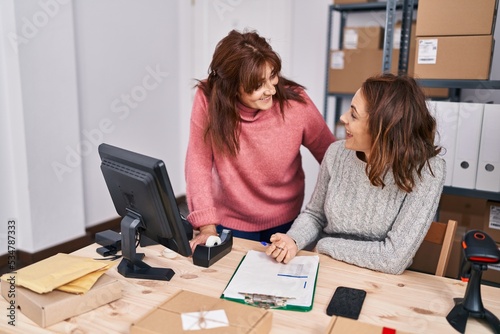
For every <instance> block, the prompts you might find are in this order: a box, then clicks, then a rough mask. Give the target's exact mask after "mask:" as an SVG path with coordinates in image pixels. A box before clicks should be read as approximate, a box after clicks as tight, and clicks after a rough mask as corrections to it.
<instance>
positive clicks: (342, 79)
mask: <svg viewBox="0 0 500 334" xmlns="http://www.w3.org/2000/svg"><path fill="white" fill-rule="evenodd" d="M382 54H383V51H382V50H371V49H364V50H359V49H356V50H337V51H332V52H331V53H330V69H329V75H328V91H329V92H331V93H339V94H354V93H356V91H357V90H358V89H359V88H360V87H361V84H362V83H363V82H364V81H365V80H366V79H367V78H368V77H370V76H372V75H375V74H380V73H381V72H382Z"/></svg>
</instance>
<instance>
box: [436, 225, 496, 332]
mask: <svg viewBox="0 0 500 334" xmlns="http://www.w3.org/2000/svg"><path fill="white" fill-rule="evenodd" d="M462 248H463V252H464V257H465V258H464V264H463V268H462V280H468V283H467V289H466V290H465V297H464V298H454V299H453V300H454V301H455V306H454V307H453V309H452V310H451V311H450V313H448V315H447V316H446V320H448V322H449V323H450V325H451V326H452V327H453V328H455V329H456V330H457V331H458V332H460V333H464V332H465V326H466V325H467V319H468V318H469V317H474V318H478V319H482V320H486V322H487V323H488V324H489V325H490V326H491V328H492V329H493V332H494V333H496V334H500V321H499V320H498V318H497V317H496V316H495V315H494V314H493V313H491V312H490V311H488V310H487V309H485V308H484V306H483V302H482V300H481V276H482V274H483V271H484V270H487V269H488V264H495V263H498V262H500V251H499V250H498V248H497V246H496V245H495V241H493V239H492V238H491V237H490V236H489V235H487V234H486V233H485V232H483V231H478V230H473V231H469V232H467V233H466V234H465V235H464V238H463V241H462Z"/></svg>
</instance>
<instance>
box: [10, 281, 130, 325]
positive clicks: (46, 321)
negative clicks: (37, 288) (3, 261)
mask: <svg viewBox="0 0 500 334" xmlns="http://www.w3.org/2000/svg"><path fill="white" fill-rule="evenodd" d="M1 290H2V296H3V297H4V298H5V300H7V302H9V303H12V302H14V303H15V305H16V307H17V312H19V310H20V311H21V312H22V313H23V314H24V315H26V316H27V317H28V318H30V319H31V320H32V321H33V322H35V323H36V324H37V325H39V326H41V327H47V326H50V325H53V324H55V323H57V322H60V321H63V320H65V319H68V318H71V317H73V316H77V315H79V314H82V313H85V312H88V311H90V310H93V309H95V308H97V307H99V306H101V305H104V304H107V303H110V302H112V301H114V300H117V299H119V298H121V296H122V286H121V283H120V282H119V281H118V280H116V279H115V278H112V277H111V276H109V275H106V274H104V275H102V276H101V277H100V278H99V280H98V281H97V282H96V283H95V284H94V286H93V287H92V289H90V290H89V291H88V292H87V293H85V294H82V295H76V294H71V293H66V292H61V291H52V292H49V293H46V294H38V293H36V292H33V291H31V290H29V289H26V288H23V287H20V286H12V285H11V284H10V282H8V281H4V280H2V283H1Z"/></svg>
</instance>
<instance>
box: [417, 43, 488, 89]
mask: <svg viewBox="0 0 500 334" xmlns="http://www.w3.org/2000/svg"><path fill="white" fill-rule="evenodd" d="M493 44H494V41H493V36H491V35H482V36H447V37H441V36H434V37H417V43H416V56H415V62H414V64H415V70H414V71H415V76H416V77H417V78H420V79H472V80H488V79H489V77H490V70H491V60H492V56H493Z"/></svg>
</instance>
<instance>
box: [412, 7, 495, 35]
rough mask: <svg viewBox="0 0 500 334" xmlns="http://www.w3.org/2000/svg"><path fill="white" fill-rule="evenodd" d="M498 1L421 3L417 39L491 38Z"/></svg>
mask: <svg viewBox="0 0 500 334" xmlns="http://www.w3.org/2000/svg"><path fill="white" fill-rule="evenodd" d="M495 6H496V0H439V1H436V0H420V1H419V2H418V13H417V36H463V35H492V34H493V30H494V25H495V21H496V17H495V13H496V8H495Z"/></svg>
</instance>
